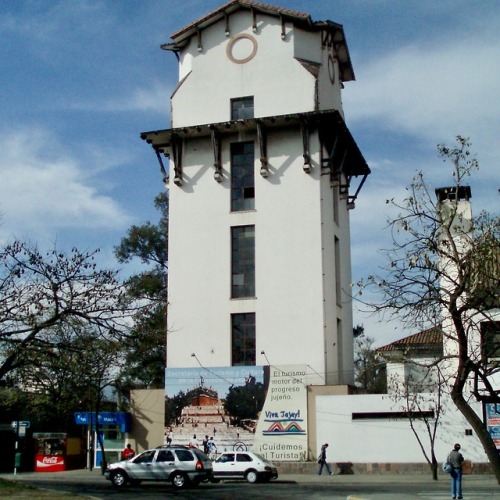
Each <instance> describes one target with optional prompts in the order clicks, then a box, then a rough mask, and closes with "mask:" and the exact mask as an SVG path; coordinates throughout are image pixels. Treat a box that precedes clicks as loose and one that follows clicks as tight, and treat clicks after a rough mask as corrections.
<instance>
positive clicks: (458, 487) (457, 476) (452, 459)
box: [447, 443, 464, 498]
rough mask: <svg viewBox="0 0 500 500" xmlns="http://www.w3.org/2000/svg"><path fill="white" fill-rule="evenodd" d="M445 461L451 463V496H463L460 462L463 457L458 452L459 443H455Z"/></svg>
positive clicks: (462, 460) (461, 462)
mask: <svg viewBox="0 0 500 500" xmlns="http://www.w3.org/2000/svg"><path fill="white" fill-rule="evenodd" d="M447 462H449V463H450V464H451V467H452V468H451V472H450V476H451V498H463V496H462V464H463V462H464V457H463V455H462V454H461V453H460V445H459V444H458V443H457V444H456V445H455V446H454V447H453V450H451V451H450V454H449V455H448V458H447Z"/></svg>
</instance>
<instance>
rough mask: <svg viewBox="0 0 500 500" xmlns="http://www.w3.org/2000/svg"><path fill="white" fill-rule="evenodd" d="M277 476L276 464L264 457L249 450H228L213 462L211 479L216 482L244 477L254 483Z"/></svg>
mask: <svg viewBox="0 0 500 500" xmlns="http://www.w3.org/2000/svg"><path fill="white" fill-rule="evenodd" d="M277 477H278V470H277V469H276V466H275V465H273V464H272V463H271V462H269V461H268V460H266V459H265V458H264V457H262V456H260V455H257V454H256V453H251V452H249V451H228V452H224V453H223V454H222V455H221V456H220V457H219V458H218V459H217V460H216V461H215V462H214V463H213V475H212V478H211V481H212V482H214V483H216V482H219V481H220V480H221V479H246V480H247V481H248V482H249V483H255V482H257V481H269V480H270V479H277Z"/></svg>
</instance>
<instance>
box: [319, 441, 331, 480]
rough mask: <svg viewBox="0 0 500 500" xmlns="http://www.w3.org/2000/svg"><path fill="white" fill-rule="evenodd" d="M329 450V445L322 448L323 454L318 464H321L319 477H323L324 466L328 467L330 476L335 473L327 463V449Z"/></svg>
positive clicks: (320, 455)
mask: <svg viewBox="0 0 500 500" xmlns="http://www.w3.org/2000/svg"><path fill="white" fill-rule="evenodd" d="M327 448H328V443H325V444H324V445H323V446H322V447H321V452H320V454H319V457H318V464H319V470H318V475H320V476H321V473H322V472H323V466H325V467H326V471H327V472H328V475H329V476H331V475H332V474H333V472H332V471H331V469H330V465H329V464H328V462H327V461H326V449H327Z"/></svg>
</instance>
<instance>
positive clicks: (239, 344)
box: [231, 313, 255, 366]
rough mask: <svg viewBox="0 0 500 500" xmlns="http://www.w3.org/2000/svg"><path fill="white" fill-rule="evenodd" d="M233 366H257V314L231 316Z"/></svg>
mask: <svg viewBox="0 0 500 500" xmlns="http://www.w3.org/2000/svg"><path fill="white" fill-rule="evenodd" d="M231 331H232V338H231V345H232V353H231V355H232V358H231V363H232V366H242V365H249V366H250V365H251V366H254V365H255V313H244V314H232V315H231Z"/></svg>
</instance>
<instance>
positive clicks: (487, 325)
mask: <svg viewBox="0 0 500 500" xmlns="http://www.w3.org/2000/svg"><path fill="white" fill-rule="evenodd" d="M481 350H482V355H483V361H484V362H485V363H492V362H494V361H498V360H499V359H500V321H483V322H482V323H481Z"/></svg>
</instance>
